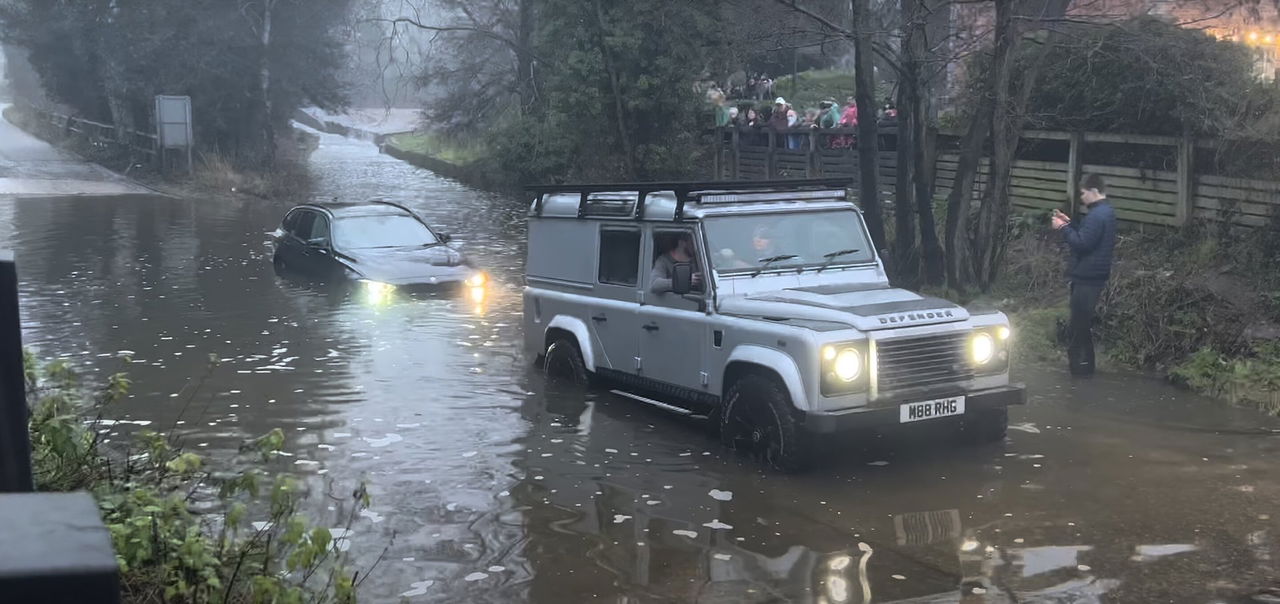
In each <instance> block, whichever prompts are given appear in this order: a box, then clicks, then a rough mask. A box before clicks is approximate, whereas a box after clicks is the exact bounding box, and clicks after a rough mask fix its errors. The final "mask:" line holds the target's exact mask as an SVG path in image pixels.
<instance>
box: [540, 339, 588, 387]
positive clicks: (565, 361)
mask: <svg viewBox="0 0 1280 604" xmlns="http://www.w3.org/2000/svg"><path fill="white" fill-rule="evenodd" d="M542 371H543V373H544V374H546V376H547V379H548V380H549V381H552V382H564V383H572V384H577V385H580V386H586V385H587V382H588V375H587V366H586V363H583V362H582V353H581V352H579V351H578V345H577V344H575V343H574V342H573V340H570V339H569V338H567V337H559V338H556V339H555V340H553V341H552V342H551V344H550V345H549V346H547V351H546V353H545V354H544V355H543V359H542Z"/></svg>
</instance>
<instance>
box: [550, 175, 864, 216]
mask: <svg viewBox="0 0 1280 604" xmlns="http://www.w3.org/2000/svg"><path fill="white" fill-rule="evenodd" d="M852 184H853V179H852V178H789V179H779V180H711V181H670V182H638V183H637V182H633V183H593V184H566V185H530V186H527V187H525V190H527V191H529V192H531V193H536V194H537V198H536V199H535V200H534V208H533V209H534V214H535V215H539V216H540V215H542V200H543V198H544V197H545V196H546V195H547V194H549V193H578V194H579V195H580V196H581V200H580V201H579V202H578V217H579V218H581V217H583V216H587V215H591V214H599V213H601V212H592V211H591V210H592V209H599V210H604V209H605V208H604V207H603V206H604V204H601V203H600V202H614V203H613V204H608V211H607V213H608V214H610V215H614V216H617V215H627V214H630V215H631V216H632V217H633V218H636V219H639V218H640V217H641V216H643V215H644V202H645V196H646V195H647V194H649V193H654V192H658V191H671V192H673V193H674V194H675V196H676V211H675V217H676V219H679V218H680V217H681V216H682V215H683V214H684V205H685V203H686V202H687V201H694V202H696V203H708V204H710V203H738V202H746V201H771V200H775V199H776V200H782V199H787V200H819V199H844V198H845V192H844V190H845V189H846V188H848V187H849V186H851V185H852ZM600 193H618V194H623V195H625V196H626V197H620V196H606V195H598V194H600ZM628 194H634V195H635V197H634V199H633V198H632V197H631V196H630V195H628ZM619 202H621V203H623V204H624V205H621V206H619V205H616V204H618V203H619ZM597 205H598V206H602V207H599V208H594V207H593V206H597Z"/></svg>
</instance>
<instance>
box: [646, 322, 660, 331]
mask: <svg viewBox="0 0 1280 604" xmlns="http://www.w3.org/2000/svg"><path fill="white" fill-rule="evenodd" d="M644 330H645V331H658V324H657V323H646V324H645V326H644Z"/></svg>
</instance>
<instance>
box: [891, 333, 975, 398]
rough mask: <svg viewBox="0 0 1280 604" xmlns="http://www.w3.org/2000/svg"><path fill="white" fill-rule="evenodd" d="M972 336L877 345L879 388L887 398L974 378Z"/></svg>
mask: <svg viewBox="0 0 1280 604" xmlns="http://www.w3.org/2000/svg"><path fill="white" fill-rule="evenodd" d="M968 343H969V334H968V332H955V333H947V334H941V335H928V336H918V337H914V338H892V339H887V340H877V341H876V380H877V382H876V387H877V389H878V390H879V391H880V392H881V393H882V394H883V393H888V392H893V391H896V390H905V389H908V388H926V387H930V386H938V385H942V384H951V383H956V382H963V381H966V380H968V379H970V378H972V377H973V368H972V367H971V366H970V365H969V359H968V358H967V356H968V355H967V348H968Z"/></svg>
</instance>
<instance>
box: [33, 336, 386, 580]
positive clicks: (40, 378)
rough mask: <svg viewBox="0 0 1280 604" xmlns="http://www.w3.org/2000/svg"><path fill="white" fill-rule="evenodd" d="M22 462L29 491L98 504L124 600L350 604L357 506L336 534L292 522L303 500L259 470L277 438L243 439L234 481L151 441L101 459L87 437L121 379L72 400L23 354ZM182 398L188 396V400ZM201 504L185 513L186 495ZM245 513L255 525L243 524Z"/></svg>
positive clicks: (62, 372) (65, 385) (358, 501)
mask: <svg viewBox="0 0 1280 604" xmlns="http://www.w3.org/2000/svg"><path fill="white" fill-rule="evenodd" d="M27 360H28V365H27V374H26V375H27V382H28V398H29V400H28V403H29V405H30V406H31V409H32V413H31V415H30V431H31V441H32V458H33V459H32V462H33V470H34V475H35V479H36V482H37V488H39V489H40V490H45V491H61V490H87V491H89V492H90V493H92V494H93V496H94V498H95V499H96V500H97V502H98V508H99V510H100V511H101V513H102V518H103V521H104V522H105V523H106V525H107V528H108V530H109V531H110V533H111V539H112V544H113V546H114V549H115V553H116V559H117V561H118V562H119V564H120V573H121V578H122V581H121V589H122V596H123V600H124V601H127V602H148V603H149V602H165V603H197V602H199V603H204V602H318V603H334V604H349V603H354V602H355V589H356V575H355V574H353V573H352V572H351V571H349V570H348V568H347V558H346V554H345V553H344V552H345V550H346V547H347V545H348V544H347V543H346V542H345V538H346V534H347V532H348V531H349V529H350V524H351V522H352V521H353V520H354V518H355V516H356V514H358V513H359V510H360V509H362V508H363V507H367V506H368V503H369V501H368V495H367V493H366V491H365V490H364V488H363V487H361V488H360V489H358V490H357V491H356V492H355V493H354V494H353V496H352V498H353V501H352V503H353V505H352V512H351V515H350V516H349V517H348V520H347V527H346V528H344V529H338V530H336V531H331V529H328V528H322V527H313V526H310V525H309V524H308V523H307V521H306V519H305V518H304V517H303V516H302V515H300V514H299V513H298V509H299V504H300V503H301V501H302V500H303V497H304V491H303V490H302V489H301V487H300V485H299V484H298V483H297V482H296V481H295V480H294V479H292V478H291V477H289V476H287V475H283V474H282V475H272V474H270V473H269V472H267V471H265V470H263V469H262V467H264V466H265V465H266V464H267V463H268V462H269V461H270V460H271V459H272V458H273V457H274V456H275V455H276V453H277V452H278V451H279V450H280V449H281V447H283V445H284V433H283V432H282V431H281V430H280V429H276V430H273V431H272V432H270V433H269V434H267V435H265V436H263V437H261V438H259V439H257V440H255V441H253V442H252V443H251V444H250V446H248V447H245V448H244V449H243V450H242V452H241V454H240V455H239V457H238V459H237V461H238V463H239V465H241V466H242V467H243V469H240V470H238V471H231V472H222V471H216V470H212V469H209V468H207V467H206V463H205V460H204V459H203V458H202V457H200V456H199V455H196V454H195V453H191V452H186V451H182V450H181V449H180V448H177V447H175V446H174V445H173V443H172V441H171V439H170V438H169V437H168V436H167V435H164V434H161V433H158V432H154V431H143V432H141V433H139V434H137V435H136V436H135V437H134V440H133V441H132V443H131V445H130V446H129V448H127V449H125V450H111V449H110V448H108V447H107V446H106V445H105V444H104V443H103V441H102V440H100V438H99V435H100V434H102V433H104V432H106V431H107V430H106V427H107V426H108V425H110V422H109V420H104V419H103V413H104V412H106V411H108V410H109V409H110V408H111V405H112V404H113V403H115V402H116V401H118V400H120V399H121V398H122V397H124V396H125V395H126V394H127V393H128V391H129V388H130V381H129V379H128V378H127V377H126V376H125V375H124V374H122V373H117V374H115V375H112V376H111V377H110V378H109V379H108V380H107V384H106V386H105V387H103V388H102V389H101V390H99V391H97V392H90V391H87V390H84V389H83V388H82V387H81V385H80V382H79V379H78V378H77V376H76V375H75V374H74V373H73V372H72V371H71V370H70V369H69V368H68V366H67V365H66V364H65V363H62V362H53V363H49V364H47V365H44V366H43V367H38V368H37V367H36V363H34V361H33V360H32V358H31V356H30V355H27ZM191 396H194V392H193V393H192V395H191ZM200 496H203V497H206V498H209V499H211V500H212V503H213V506H212V508H213V510H214V511H211V512H205V513H197V512H196V511H194V510H193V502H194V501H195V500H196V499H197V497H200ZM250 514H253V515H258V516H259V517H262V518H264V521H262V522H257V523H252V524H250V523H248V522H247V521H248V519H249V516H250Z"/></svg>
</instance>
